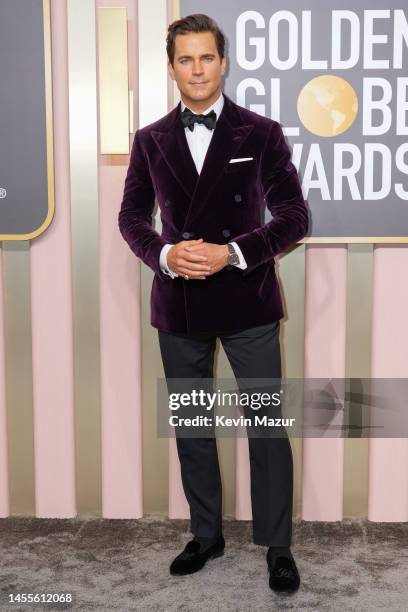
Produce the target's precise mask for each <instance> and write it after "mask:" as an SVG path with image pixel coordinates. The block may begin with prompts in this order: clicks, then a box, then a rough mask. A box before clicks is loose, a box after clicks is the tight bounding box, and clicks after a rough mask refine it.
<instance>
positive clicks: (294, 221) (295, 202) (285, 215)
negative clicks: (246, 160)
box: [231, 121, 309, 275]
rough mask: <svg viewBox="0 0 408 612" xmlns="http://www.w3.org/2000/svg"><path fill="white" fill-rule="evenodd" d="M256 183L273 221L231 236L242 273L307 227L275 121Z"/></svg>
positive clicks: (298, 187) (287, 153) (299, 193)
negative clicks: (240, 256)
mask: <svg viewBox="0 0 408 612" xmlns="http://www.w3.org/2000/svg"><path fill="white" fill-rule="evenodd" d="M260 181H261V185H262V192H263V195H264V199H265V202H266V205H267V207H268V210H269V211H270V212H271V214H272V216H273V218H272V219H271V220H270V221H269V222H268V223H266V224H265V225H263V226H261V227H257V228H256V229H254V230H252V231H251V232H247V233H245V234H240V235H239V236H234V237H233V238H231V241H234V242H236V243H237V244H238V246H239V247H240V249H241V251H242V253H243V255H244V257H245V261H246V262H247V264H248V267H247V268H246V269H245V270H243V272H242V274H244V275H245V274H248V273H249V272H251V271H252V270H253V269H254V268H256V267H257V266H259V265H260V264H263V263H265V262H266V261H268V260H270V259H272V258H273V257H275V255H277V254H278V253H280V252H281V251H284V250H285V249H286V248H287V247H289V246H290V245H291V244H293V243H295V242H297V241H298V240H301V239H302V238H303V237H304V236H305V235H306V233H307V231H308V227H309V215H308V210H307V207H306V203H305V201H304V199H303V194H302V188H301V185H300V182H299V178H298V174H297V171H296V168H295V166H294V165H293V163H292V162H291V152H290V149H289V146H288V144H287V142H286V140H285V137H284V135H283V131H282V127H281V125H280V123H278V122H277V121H273V122H272V123H271V127H270V128H269V132H268V136H267V138H266V144H265V147H264V149H263V151H262V155H261V160H260Z"/></svg>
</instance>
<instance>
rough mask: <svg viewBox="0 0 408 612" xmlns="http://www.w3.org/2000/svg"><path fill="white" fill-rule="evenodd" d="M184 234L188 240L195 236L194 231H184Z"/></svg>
mask: <svg viewBox="0 0 408 612" xmlns="http://www.w3.org/2000/svg"><path fill="white" fill-rule="evenodd" d="M182 236H183V238H184V240H188V239H189V238H192V237H193V236H194V232H183V234H182Z"/></svg>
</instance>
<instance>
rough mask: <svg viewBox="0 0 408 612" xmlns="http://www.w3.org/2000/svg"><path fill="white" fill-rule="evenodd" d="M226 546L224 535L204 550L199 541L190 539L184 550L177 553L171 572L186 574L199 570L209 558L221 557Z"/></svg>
mask: <svg viewBox="0 0 408 612" xmlns="http://www.w3.org/2000/svg"><path fill="white" fill-rule="evenodd" d="M224 548H225V540H224V537H223V536H222V535H221V536H220V537H219V538H218V540H217V541H216V542H215V543H214V544H212V545H211V546H210V547H209V548H208V549H207V550H205V551H204V552H200V543H199V542H197V541H196V540H190V542H188V543H187V544H186V546H185V548H184V550H183V552H181V553H180V554H179V555H177V557H176V558H175V559H174V561H173V562H172V564H171V565H170V574H172V575H173V576H185V575H186V574H193V573H194V572H198V570H200V569H201V568H202V567H204V565H205V564H206V562H207V561H208V559H214V558H215V557H221V555H223V554H224Z"/></svg>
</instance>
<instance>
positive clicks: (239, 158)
mask: <svg viewBox="0 0 408 612" xmlns="http://www.w3.org/2000/svg"><path fill="white" fill-rule="evenodd" d="M250 159H254V158H253V157H234V158H233V159H230V160H229V162H228V163H230V164H235V162H240V161H249V160H250Z"/></svg>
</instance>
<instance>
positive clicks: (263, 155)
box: [119, 14, 308, 592]
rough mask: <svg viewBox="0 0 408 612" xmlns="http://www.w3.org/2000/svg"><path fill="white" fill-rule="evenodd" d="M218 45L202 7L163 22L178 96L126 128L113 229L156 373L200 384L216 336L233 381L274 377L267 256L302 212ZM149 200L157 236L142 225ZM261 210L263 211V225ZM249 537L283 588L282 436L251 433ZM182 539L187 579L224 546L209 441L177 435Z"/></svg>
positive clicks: (285, 160) (285, 497) (278, 136)
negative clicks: (124, 250)
mask: <svg viewBox="0 0 408 612" xmlns="http://www.w3.org/2000/svg"><path fill="white" fill-rule="evenodd" d="M224 46H225V40H224V36H223V34H222V32H221V31H220V29H219V28H218V26H217V24H216V23H215V22H214V21H213V20H212V19H210V18H209V17H208V16H206V15H202V14H197V15H190V16H188V17H185V18H183V19H180V20H178V21H176V22H174V23H173V24H171V25H170V26H169V31H168V36H167V54H168V59H169V62H168V70H169V74H170V77H171V78H172V79H173V80H175V81H176V82H177V85H178V88H179V90H180V94H181V102H180V103H179V104H178V105H177V106H176V107H175V108H174V109H173V110H172V111H171V112H169V113H168V114H167V115H166V116H165V117H162V118H161V119H159V120H158V121H156V122H155V123H152V124H150V125H147V126H146V127H144V128H142V129H139V130H137V132H136V134H135V138H134V142H133V147H132V151H131V156H130V163H129V169H128V173H127V176H126V181H125V187H124V194H123V201H122V204H121V210H120V213H119V228H120V231H121V233H122V235H123V237H124V239H125V240H126V241H127V243H128V244H129V246H130V248H131V249H132V251H133V252H134V253H135V255H136V256H137V257H139V258H140V259H141V260H142V261H143V262H144V263H145V264H147V265H148V266H150V267H151V269H152V270H153V271H154V272H155V276H154V279H153V286H152V294H151V324H152V326H153V327H156V328H157V329H158V335H159V343H160V349H161V355H162V359H163V366H164V371H165V375H166V379H167V381H169V379H181V378H184V379H185V378H206V377H208V378H212V376H213V358H214V350H215V345H216V339H217V337H219V338H220V340H221V342H222V345H223V348H224V350H225V352H226V354H227V357H228V359H229V361H230V364H231V367H232V369H233V372H234V375H235V377H236V378H237V379H238V378H239V379H241V378H270V379H280V376H281V359H280V346H279V327H280V321H279V320H280V319H281V318H282V316H283V310H282V302H281V296H280V292H279V286H278V283H277V280H276V276H275V268H274V257H275V255H277V254H278V253H280V252H282V251H283V250H285V249H286V248H287V247H289V246H290V245H293V244H294V243H296V242H297V241H298V240H300V239H302V238H303V237H304V236H305V235H306V233H307V230H308V212H307V208H306V205H305V201H304V199H303V196H302V190H301V186H300V183H299V179H298V175H297V172H296V169H295V167H294V165H293V163H292V162H291V153H290V149H289V147H288V145H287V143H286V141H285V138H284V135H283V132H282V128H281V125H280V124H279V123H278V122H277V121H273V120H271V119H269V118H267V117H263V116H261V115H258V114H256V113H254V112H251V111H249V110H247V109H245V108H243V107H241V106H238V105H237V104H235V103H234V102H233V101H232V100H231V99H230V98H229V97H228V96H227V95H225V94H223V93H222V91H221V80H222V76H223V75H224V73H225V70H226V57H225V53H224ZM155 199H157V202H158V206H159V208H160V215H161V220H162V232H161V234H159V233H158V232H157V231H155V229H154V228H153V226H152V212H153V210H154V205H155ZM265 205H266V206H267V207H268V209H269V210H270V212H271V213H272V219H271V220H270V221H269V222H268V223H266V224H265V223H264V221H263V215H264V210H265ZM248 442H249V453H250V466H251V501H252V516H253V540H254V543H256V544H260V545H264V546H268V552H267V561H268V568H269V584H270V586H271V588H272V589H274V590H275V591H289V592H293V591H294V590H296V589H297V588H298V586H299V582H300V580H299V573H298V571H297V567H296V564H295V561H294V559H293V556H292V553H291V551H290V543H291V533H292V532H291V528H292V494H293V463H292V453H291V447H290V443H289V440H288V438H287V436H285V435H282V437H280V438H279V437H275V438H270V437H269V438H268V437H251V438H250V437H249V436H248ZM177 448H178V453H179V458H180V464H181V475H182V481H183V487H184V491H185V494H186V497H187V500H188V502H189V506H190V514H191V531H192V533H193V534H194V539H193V540H191V541H190V542H189V543H188V544H187V546H186V547H185V549H184V550H183V551H182V553H180V554H179V555H178V556H177V557H176V558H175V559H174V561H173V563H172V564H171V566H170V572H171V574H178V575H180V574H188V573H192V572H195V571H197V570H199V569H201V568H202V567H203V566H204V564H205V563H206V561H207V560H208V559H210V558H212V557H215V556H220V555H222V554H223V551H224V546H225V541H224V538H223V535H222V513H221V503H222V491H221V478H220V471H219V465H218V455H217V449H216V441H215V438H214V437H211V438H199V437H198V438H182V437H177Z"/></svg>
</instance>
